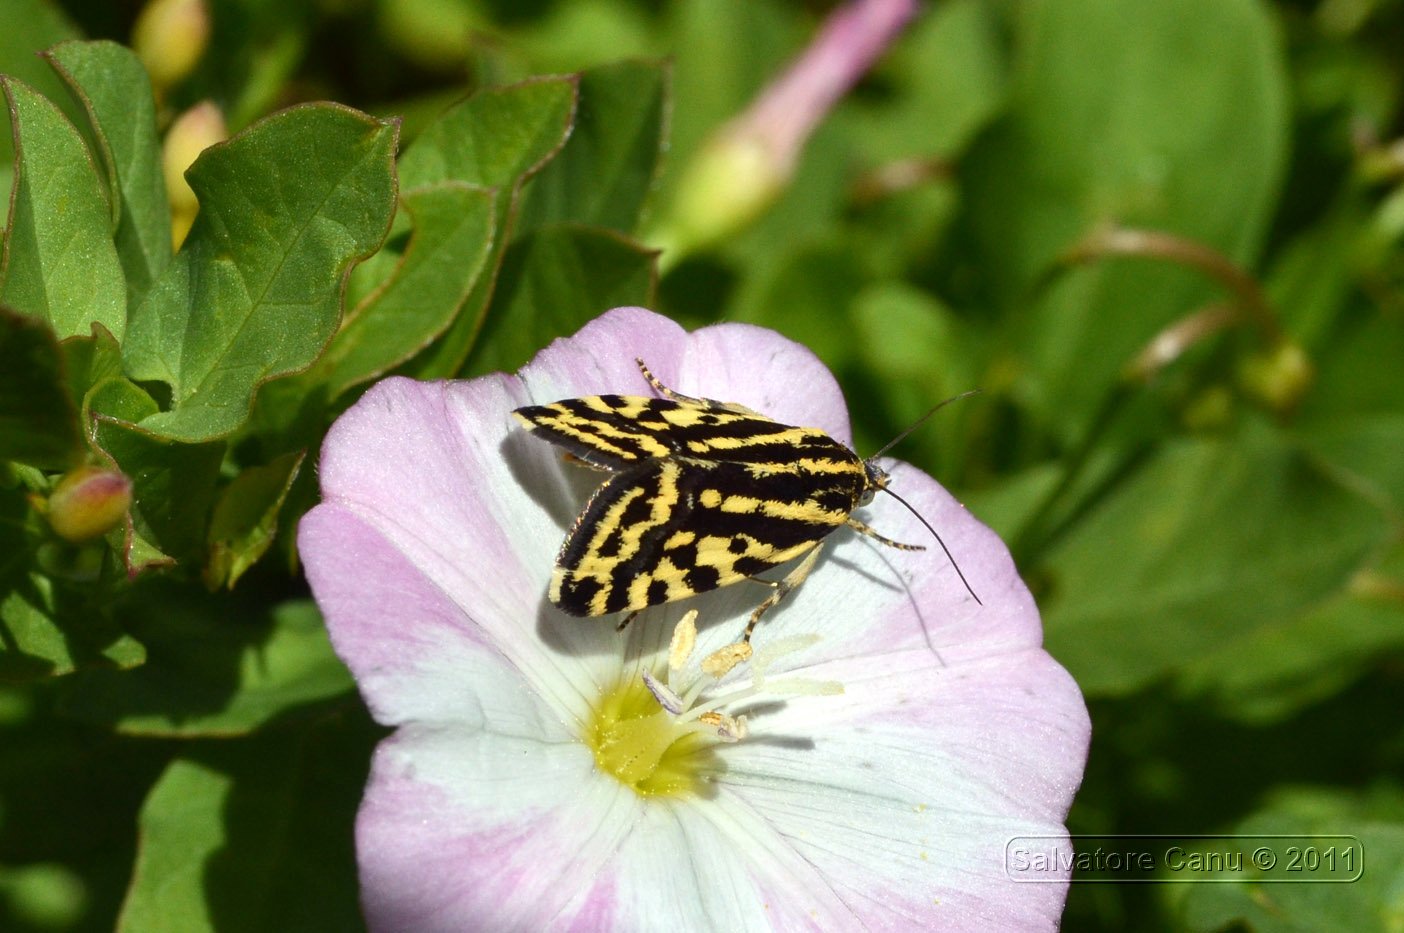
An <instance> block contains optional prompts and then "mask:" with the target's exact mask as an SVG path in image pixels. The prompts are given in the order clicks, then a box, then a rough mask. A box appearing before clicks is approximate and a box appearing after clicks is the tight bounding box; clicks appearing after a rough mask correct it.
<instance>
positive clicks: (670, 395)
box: [634, 357, 769, 420]
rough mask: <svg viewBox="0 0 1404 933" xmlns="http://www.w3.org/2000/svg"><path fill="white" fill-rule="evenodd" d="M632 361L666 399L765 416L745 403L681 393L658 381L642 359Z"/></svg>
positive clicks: (682, 403) (713, 408)
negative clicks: (695, 396)
mask: <svg viewBox="0 0 1404 933" xmlns="http://www.w3.org/2000/svg"><path fill="white" fill-rule="evenodd" d="M634 362H635V363H638V364H639V372H641V373H643V377H644V378H645V379H647V380H648V384H649V385H650V386H652V387H653V391H655V392H657V393H658V394H659V395H661V396H663V397H664V398H666V399H672V400H673V401H675V402H677V403H678V404H680V405H696V406H697V407H699V408H707V409H710V410H712V411H729V412H731V413H732V414H736V415H750V416H751V417H753V418H765V415H762V414H761V413H760V412H757V411H752V410H751V409H749V408H747V407H746V406H745V405H737V404H736V403H735V402H719V401H717V400H716V399H714V398H694V397H693V396H691V395H683V394H682V393H681V392H676V391H674V390H672V389H670V388H668V387H667V386H665V385H664V384H663V383H662V382H660V381H659V380H658V377H657V376H655V375H654V374H653V372H652V371H651V370H650V369H649V368H648V365H647V364H646V363H644V361H643V360H641V359H639V358H638V357H635V358H634ZM766 420H769V419H766Z"/></svg>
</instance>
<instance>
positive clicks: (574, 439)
mask: <svg viewBox="0 0 1404 933" xmlns="http://www.w3.org/2000/svg"><path fill="white" fill-rule="evenodd" d="M657 402H658V399H651V398H643V397H639V396H631V395H590V396H586V397H584V398H568V399H562V400H561V401H559V402H552V403H550V404H549V405H528V406H526V407H524V408H518V409H516V410H515V411H513V412H512V414H513V416H514V417H516V419H517V420H518V421H519V422H521V424H522V425H523V426H524V427H525V428H526V429H527V430H528V431H531V432H532V433H534V434H537V435H538V436H540V437H544V438H545V439H546V440H548V441H550V442H551V443H552V444H555V445H556V446H557V447H560V448H562V449H564V450H565V451H566V452H567V453H570V454H573V455H575V456H576V457H579V458H580V459H581V460H584V461H585V462H586V463H589V464H591V465H592V466H597V467H603V468H605V469H608V470H624V469H627V468H629V467H630V466H632V465H634V464H637V463H640V462H643V461H645V460H650V459H655V458H659V457H667V456H670V455H671V454H672V452H673V450H672V447H671V446H670V445H669V444H668V443H667V442H666V440H664V439H662V438H661V437H660V434H661V432H662V430H663V429H665V428H666V427H667V424H666V422H664V421H663V420H662V419H650V418H647V417H645V415H646V414H647V413H648V412H649V410H650V409H651V408H652V407H653V405H654V404H655V403H657ZM655 421H656V422H657V424H656V426H655V425H654V422H655Z"/></svg>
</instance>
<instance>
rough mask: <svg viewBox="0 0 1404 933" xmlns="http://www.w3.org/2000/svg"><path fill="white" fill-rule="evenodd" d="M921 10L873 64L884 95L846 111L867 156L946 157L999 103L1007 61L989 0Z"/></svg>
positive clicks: (954, 1) (968, 0) (959, 0)
mask: <svg viewBox="0 0 1404 933" xmlns="http://www.w3.org/2000/svg"><path fill="white" fill-rule="evenodd" d="M924 12H925V15H922V16H919V17H918V18H917V19H916V20H915V21H914V22H913V23H912V24H911V26H910V27H908V29H907V31H906V32H905V33H904V34H903V36H902V38H901V40H900V41H899V42H897V43H896V44H895V45H894V46H893V48H892V49H891V51H890V52H889V53H888V54H886V55H884V56H883V58H882V59H881V60H880V61H879V62H878V65H877V67H878V70H879V74H880V75H881V76H882V79H885V81H884V83H885V84H889V85H891V86H892V87H891V88H890V89H889V90H888V94H886V95H884V97H883V98H882V99H881V100H880V101H879V102H878V104H877V105H876V106H873V107H871V108H869V109H866V110H863V111H857V108H854V111H855V112H852V113H850V114H849V115H848V119H850V120H851V121H852V122H853V124H854V131H853V133H852V139H853V142H854V143H856V144H857V145H859V146H861V147H862V148H863V150H864V151H865V152H866V153H868V158H869V159H870V160H872V161H888V160H896V159H912V158H915V159H930V158H932V157H933V156H934V157H941V158H949V157H950V156H952V155H954V154H956V153H959V152H960V151H961V150H962V149H964V148H965V147H966V146H967V145H969V143H970V139H971V137H972V136H973V135H974V134H975V133H976V132H977V131H978V130H979V129H980V128H981V127H982V126H984V125H985V124H986V123H987V122H988V121H989V120H990V118H991V117H993V116H994V115H995V114H996V113H997V112H998V108H999V106H1000V105H1001V104H1002V103H1003V102H1004V91H1005V88H1004V82H1005V71H1006V67H1007V63H1006V62H1005V61H1004V58H1005V53H1004V50H1003V47H1002V43H1001V40H1000V36H999V32H998V30H999V24H998V23H997V21H996V16H995V14H994V12H993V11H992V10H991V8H990V5H989V4H987V3H985V2H984V0H951V2H948V3H942V4H941V5H940V6H936V7H932V8H928V9H927V10H926V11H924ZM835 118H836V119H841V117H840V116H839V115H838V114H835Z"/></svg>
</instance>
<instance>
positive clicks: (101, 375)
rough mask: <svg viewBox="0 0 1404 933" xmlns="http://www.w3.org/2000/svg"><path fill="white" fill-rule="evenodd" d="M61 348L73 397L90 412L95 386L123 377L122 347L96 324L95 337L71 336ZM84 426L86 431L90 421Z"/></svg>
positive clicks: (109, 333) (69, 389) (94, 328)
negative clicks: (90, 394) (90, 402)
mask: <svg viewBox="0 0 1404 933" xmlns="http://www.w3.org/2000/svg"><path fill="white" fill-rule="evenodd" d="M59 348H60V349H61V350H62V351H63V368H64V372H65V373H66V374H67V376H68V394H69V397H70V398H72V399H73V400H75V401H77V402H79V403H80V404H81V405H82V407H83V410H84V412H86V411H87V405H86V404H85V401H86V399H87V397H88V393H89V392H91V391H92V389H93V387H94V386H96V385H98V384H99V383H103V382H106V381H108V380H109V379H120V378H121V377H122V347H121V345H119V344H118V343H117V338H116V337H114V336H112V332H111V331H109V330H108V329H107V328H106V327H103V326H102V325H101V324H94V325H93V332H92V335H91V336H88V337H69V338H68V339H67V340H65V341H63V342H62V343H60V344H59ZM83 424H84V430H85V431H86V429H87V425H88V422H87V420H84V422H83Z"/></svg>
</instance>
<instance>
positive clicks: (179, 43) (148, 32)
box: [132, 0, 210, 96]
mask: <svg viewBox="0 0 1404 933" xmlns="http://www.w3.org/2000/svg"><path fill="white" fill-rule="evenodd" d="M209 41H210V11H209V9H208V7H207V6H206V4H205V0H151V2H150V3H148V4H147V5H146V6H145V7H143V8H142V11H141V14H140V15H139V16H138V17H137V21H136V25H135V26H134V27H133V28H132V48H133V49H135V50H136V53H137V56H138V57H139V58H140V59H141V63H142V64H143V65H145V66H146V72H147V74H149V75H150V76H151V84H152V85H153V86H154V87H155V88H156V91H157V94H158V96H159V94H160V92H161V91H163V90H165V89H166V88H168V87H170V86H171V85H173V84H175V83H177V82H178V81H180V80H181V79H182V78H184V77H185V76H186V75H188V74H190V72H191V71H192V70H193V69H194V68H195V63H196V62H198V61H199V60H200V56H201V55H203V54H204V52H205V46H206V45H208V44H209Z"/></svg>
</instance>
